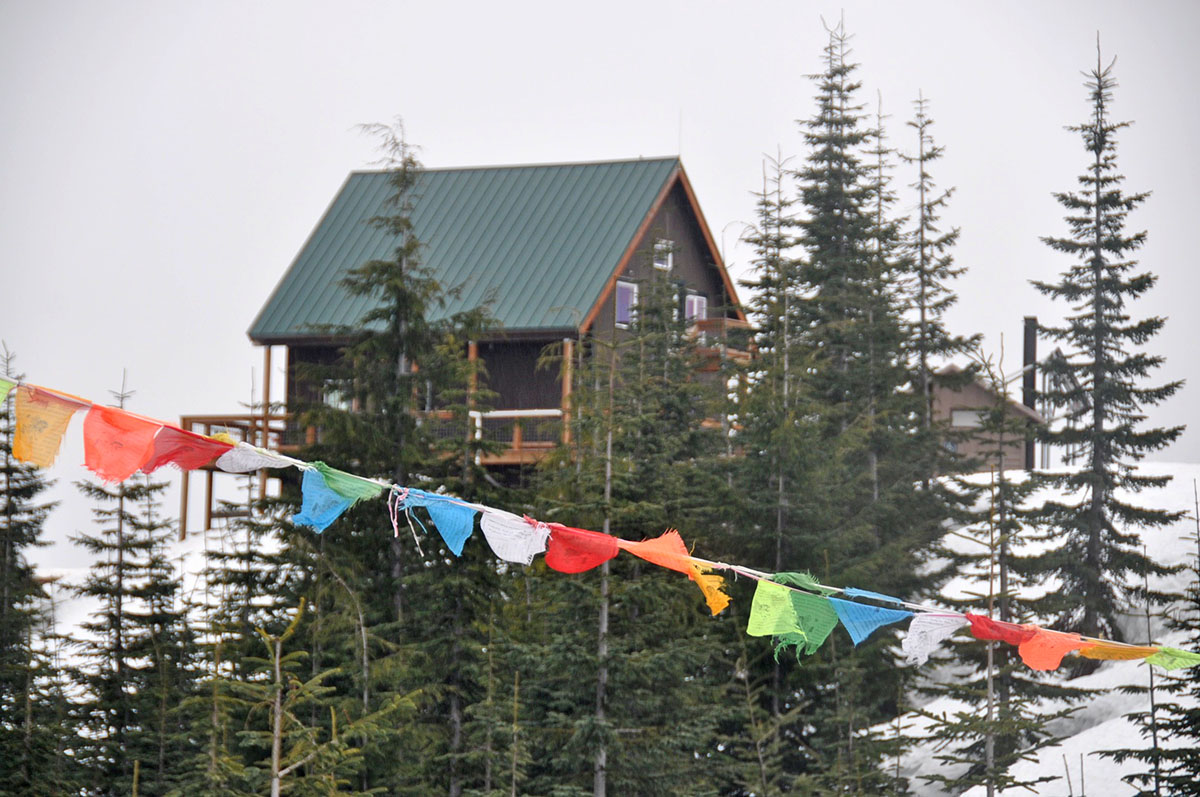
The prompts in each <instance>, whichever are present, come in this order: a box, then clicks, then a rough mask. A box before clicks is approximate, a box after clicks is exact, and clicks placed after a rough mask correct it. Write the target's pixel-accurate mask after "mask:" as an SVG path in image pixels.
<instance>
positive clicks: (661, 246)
mask: <svg viewBox="0 0 1200 797" xmlns="http://www.w3.org/2000/svg"><path fill="white" fill-rule="evenodd" d="M673 265H675V242H674V241H670V240H667V239H666V238H659V239H658V240H657V241H655V242H654V267H655V268H657V269H659V270H660V271H670V270H671V266H673Z"/></svg>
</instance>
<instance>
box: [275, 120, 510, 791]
mask: <svg viewBox="0 0 1200 797" xmlns="http://www.w3.org/2000/svg"><path fill="white" fill-rule="evenodd" d="M371 130H372V132H375V133H378V134H380V135H381V136H382V140H383V147H384V151H385V155H386V157H387V159H388V163H389V178H390V181H391V186H392V190H393V194H392V196H391V205H390V212H389V214H388V215H386V216H383V217H380V218H378V219H376V220H375V223H376V225H377V226H378V227H379V228H380V229H381V230H383V231H385V232H386V233H388V234H389V235H391V236H393V237H394V238H395V241H396V247H395V249H394V252H393V255H392V256H391V257H390V258H386V259H380V260H375V261H370V262H367V263H364V264H363V265H362V266H359V267H357V268H354V269H352V270H350V272H348V274H347V275H346V277H345V279H344V280H343V283H342V284H343V286H344V287H345V288H346V289H347V290H348V291H349V292H350V293H352V294H354V295H357V296H365V297H370V298H371V299H372V302H371V304H370V307H369V309H368V310H367V311H366V312H365V313H364V314H363V316H362V317H361V318H360V319H358V321H357V322H356V323H355V324H354V325H353V326H350V327H345V328H338V329H333V330H326V332H328V333H330V334H331V335H332V336H334V337H335V338H336V339H339V340H343V341H346V343H345V345H344V346H343V348H342V350H341V353H340V357H339V358H338V360H337V361H336V362H335V363H333V364H332V365H330V366H328V367H322V368H314V369H311V370H310V371H308V372H306V373H305V374H303V376H304V377H305V378H307V379H309V380H314V381H316V382H317V384H323V385H324V388H325V390H326V391H332V392H334V393H336V394H337V395H338V396H339V397H341V398H342V399H343V400H344V403H345V404H347V405H348V408H345V407H334V406H329V405H321V404H317V405H314V406H312V407H311V408H310V409H309V410H308V412H307V413H306V415H307V419H308V422H309V423H310V424H311V425H314V426H316V427H318V428H319V429H320V430H321V432H320V438H319V440H318V442H317V443H316V444H315V445H313V446H311V447H309V448H308V449H307V450H306V451H305V452H304V456H305V458H306V459H310V460H312V459H320V460H323V461H325V462H328V463H329V464H331V465H333V466H335V467H341V468H344V469H346V470H350V471H352V472H354V473H356V474H359V475H364V476H371V477H376V478H381V479H384V480H387V481H390V482H393V483H395V484H398V485H403V486H410V485H411V486H418V485H426V484H432V485H436V486H437V488H438V489H445V490H446V491H447V492H450V493H452V494H455V495H457V496H459V497H462V498H466V499H468V500H475V501H479V500H491V502H492V503H500V504H503V503H505V502H504V501H503V500H501V501H496V500H495V496H496V495H498V494H503V492H502V491H501V492H499V493H498V492H497V491H496V490H495V488H494V487H493V485H492V483H490V482H489V481H488V480H487V479H486V478H485V477H484V474H483V473H482V472H481V469H480V468H479V466H478V465H477V464H476V454H478V453H480V452H481V451H483V450H485V449H486V446H487V445H488V444H487V443H486V442H484V441H481V440H477V439H476V437H475V434H474V431H475V427H474V425H473V421H472V419H471V418H470V415H469V413H470V412H471V411H473V410H486V409H487V400H488V392H487V390H486V384H485V383H484V378H485V376H486V374H485V373H484V372H483V369H482V367H481V365H480V364H479V363H478V362H477V361H475V360H473V359H472V358H470V357H469V351H470V348H471V341H474V340H478V339H479V337H480V335H482V334H483V333H484V332H486V331H487V330H488V329H490V327H491V326H492V322H491V318H490V314H489V312H488V310H487V308H486V306H485V307H479V308H475V309H472V310H468V311H465V312H459V313H454V314H447V313H446V310H445V308H446V304H447V303H448V302H449V300H450V299H451V298H452V296H453V295H454V292H455V291H456V290H457V288H456V287H455V286H442V285H441V284H439V283H438V281H437V280H436V279H435V277H434V276H433V275H432V274H431V273H430V271H429V270H428V269H427V268H425V267H424V266H423V265H422V263H421V254H422V246H421V242H420V241H419V240H418V239H417V237H416V236H415V234H414V228H413V211H414V207H415V205H416V202H417V199H418V197H419V192H420V190H421V184H422V183H421V166H420V163H419V161H418V160H417V158H416V154H415V151H414V149H413V148H412V147H411V146H410V145H409V144H408V143H407V141H406V140H405V138H404V134H403V129H402V128H400V127H399V126H397V127H396V128H386V127H383V128H381V127H375V128H371ZM413 517H414V519H415V521H420V522H421V524H422V525H423V526H424V528H426V529H428V530H430V531H432V530H433V529H434V528H435V526H434V525H433V524H432V522H431V521H430V519H429V518H428V516H427V515H425V513H424V510H421V509H417V510H413ZM380 521H381V518H380V513H379V507H378V506H377V505H370V506H361V507H358V508H355V509H352V510H350V511H349V512H347V513H346V514H345V515H344V517H343V518H342V519H341V520H339V521H338V522H337V523H335V524H334V525H333V526H331V527H330V528H329V529H328V530H326V531H325V532H324V533H323V534H322V535H320V536H319V537H316V536H314V535H313V534H312V533H311V531H310V530H308V529H282V530H281V531H282V535H283V541H284V549H285V555H286V556H287V557H288V558H289V560H290V561H291V562H292V564H293V567H294V568H295V569H296V572H297V573H298V574H302V575H301V577H300V578H299V579H298V582H297V584H298V587H299V590H298V595H301V596H305V597H307V598H308V599H309V601H310V604H311V606H312V607H313V612H314V622H313V623H312V624H311V625H308V626H306V627H305V629H304V637H305V638H304V639H303V641H304V644H306V645H307V647H308V650H309V653H310V656H311V671H312V673H313V674H314V675H315V674H316V673H319V672H322V671H324V670H327V669H332V668H336V670H337V674H336V675H335V676H334V677H333V678H332V680H330V681H329V682H328V685H329V686H331V687H333V690H332V691H331V692H328V693H323V695H324V696H323V697H321V700H325V701H327V702H328V704H329V705H331V706H333V707H335V708H336V709H337V710H338V711H340V712H342V713H343V714H344V715H345V716H348V717H352V718H361V717H365V716H368V715H369V714H370V713H372V712H375V711H379V710H382V707H383V706H385V705H389V704H390V703H391V702H392V701H394V700H396V699H399V698H402V697H405V696H407V695H409V694H411V693H413V692H416V691H417V690H419V691H420V693H421V700H420V711H419V712H418V713H417V714H416V715H415V716H414V717H413V718H412V719H411V720H410V721H408V722H406V723H404V725H401V726H396V727H390V726H389V727H383V728H382V730H381V731H380V732H379V733H376V734H373V735H372V737H371V738H370V739H365V740H360V741H361V745H362V755H361V758H360V764H359V765H358V770H357V774H356V775H355V777H354V782H355V786H356V787H358V788H361V789H363V790H369V789H372V788H382V789H385V790H387V791H389V792H391V793H408V792H411V793H427V792H428V791H430V790H437V791H440V790H443V789H444V790H446V791H447V793H449V794H451V795H457V794H461V793H463V792H464V790H465V789H466V788H468V787H469V786H470V785H471V784H473V782H474V780H475V779H476V778H479V779H482V775H483V773H482V771H476V765H477V764H478V765H480V766H483V762H481V761H479V760H477V757H474V756H473V755H472V754H471V753H470V751H469V749H468V740H469V736H470V730H471V729H470V728H469V727H468V726H469V724H470V723H469V718H468V712H467V709H468V707H469V706H470V705H471V704H473V703H474V702H475V701H476V700H478V699H480V697H481V696H482V694H483V693H484V692H485V691H486V685H485V681H486V675H485V664H484V655H483V654H484V651H483V644H482V642H483V639H484V638H486V630H487V629H486V624H485V623H484V618H486V617H488V615H489V612H490V608H489V607H490V603H491V602H492V601H493V600H494V599H495V595H496V593H495V590H496V584H497V577H498V574H497V569H496V566H495V563H494V561H493V560H492V557H491V554H490V552H489V551H488V550H487V548H486V546H484V545H481V544H469V545H467V546H466V547H465V548H464V550H463V552H462V556H461V557H459V556H455V555H454V554H452V553H451V552H450V551H449V549H448V548H447V547H446V546H444V545H443V544H442V542H441V540H440V539H438V538H437V537H436V536H435V537H430V538H426V539H425V540H424V541H421V542H420V543H418V544H419V546H420V549H421V550H413V545H412V543H411V542H410V541H409V537H408V535H407V534H402V535H398V536H395V537H392V538H391V539H390V540H389V541H388V542H385V541H384V539H382V538H381V536H380V534H379V532H380ZM301 582H302V583H301ZM299 641H300V638H299V637H298V638H297V639H296V640H295V641H294V643H296V642H299ZM294 643H293V644H294ZM397 751H401V752H400V754H397ZM416 751H421V752H420V754H418V753H417V752H416Z"/></svg>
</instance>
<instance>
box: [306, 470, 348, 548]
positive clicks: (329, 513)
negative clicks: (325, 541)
mask: <svg viewBox="0 0 1200 797" xmlns="http://www.w3.org/2000/svg"><path fill="white" fill-rule="evenodd" d="M353 503H354V502H353V501H352V500H351V499H349V498H347V497H346V496H344V495H342V494H341V493H339V492H337V491H335V490H332V489H330V487H329V485H328V484H326V483H325V477H324V476H323V475H321V472H320V471H319V470H317V469H316V468H310V469H308V470H305V471H304V478H303V480H301V482H300V512H299V514H296V515H292V522H293V523H295V524H296V525H297V526H311V527H312V528H313V529H315V530H316V531H318V532H321V531H324V530H325V529H327V528H329V526H330V525H331V524H332V523H333V521H335V520H337V519H338V518H339V517H340V516H341V514H342V513H343V512H345V511H346V510H347V509H349V508H350V506H351V504H353Z"/></svg>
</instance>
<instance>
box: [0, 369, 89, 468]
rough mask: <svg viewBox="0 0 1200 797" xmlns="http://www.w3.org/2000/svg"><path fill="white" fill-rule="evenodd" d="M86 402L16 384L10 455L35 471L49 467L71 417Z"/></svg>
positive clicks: (60, 444) (42, 389) (33, 386)
mask: <svg viewBox="0 0 1200 797" xmlns="http://www.w3.org/2000/svg"><path fill="white" fill-rule="evenodd" d="M89 403H90V402H88V401H86V400H85V399H81V398H78V397H77V396H69V395H67V394H65V393H63V394H60V393H55V392H51V391H49V390H46V389H44V388H40V387H38V386H36V385H18V386H17V400H16V417H17V428H16V431H15V432H14V433H13V441H12V454H13V456H14V457H16V458H17V459H19V460H21V461H22V462H27V463H29V464H30V465H34V466H36V467H39V468H48V467H50V466H51V465H53V464H54V460H55V459H57V458H58V449H59V448H60V447H61V446H62V439H63V435H65V434H66V433H67V425H68V424H70V423H71V418H72V417H73V416H74V415H75V413H76V412H79V410H82V409H85V408H86V407H88V406H89Z"/></svg>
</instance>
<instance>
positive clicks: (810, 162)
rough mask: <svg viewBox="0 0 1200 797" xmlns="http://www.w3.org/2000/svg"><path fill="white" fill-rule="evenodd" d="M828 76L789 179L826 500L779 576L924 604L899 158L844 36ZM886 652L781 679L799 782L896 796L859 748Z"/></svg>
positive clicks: (821, 492)
mask: <svg viewBox="0 0 1200 797" xmlns="http://www.w3.org/2000/svg"><path fill="white" fill-rule="evenodd" d="M824 67H825V68H824V71H823V72H822V73H821V74H819V75H817V76H815V78H814V79H815V82H816V87H817V92H816V103H817V110H816V113H815V114H814V115H813V116H812V117H811V118H810V119H808V120H807V121H805V122H803V124H802V126H803V133H804V140H805V143H806V145H807V149H808V155H807V157H806V161H805V164H804V166H803V167H802V168H800V169H799V170H797V172H796V173H795V175H796V177H797V179H798V181H799V188H800V191H799V202H798V206H799V208H800V210H801V213H800V217H799V219H798V220H797V222H796V223H797V225H798V235H797V242H798V243H799V246H800V250H801V256H800V258H799V259H798V263H799V265H798V268H797V271H796V289H797V292H796V294H795V298H796V299H798V302H797V310H798V312H797V320H798V324H797V325H796V330H797V339H796V342H797V344H798V346H799V347H800V351H801V352H802V359H801V361H802V362H803V363H804V371H803V382H804V386H805V395H806V398H807V400H808V401H807V404H808V406H807V407H805V408H804V413H805V415H804V419H805V425H806V426H807V428H808V433H809V436H810V442H809V443H808V445H810V446H812V450H813V453H814V454H815V455H817V456H819V457H820V461H819V463H817V465H816V467H815V468H812V469H810V470H809V478H810V480H811V481H810V483H809V484H807V485H804V487H803V488H801V489H806V490H809V491H812V494H813V495H816V496H820V498H819V499H818V500H819V502H820V506H819V508H818V507H814V509H817V510H818V511H816V512H814V513H813V514H812V515H811V516H810V517H809V518H808V519H807V521H808V522H806V523H804V524H803V525H800V524H798V523H795V522H793V524H792V528H791V529H789V531H788V536H789V537H790V538H791V543H790V546H789V547H790V548H791V549H792V550H794V551H795V556H794V558H792V559H791V560H790V561H788V562H787V564H786V566H785V568H784V569H787V570H809V571H811V572H814V573H817V574H819V576H820V577H821V579H822V580H823V581H827V582H829V583H833V584H837V585H846V586H854V585H871V588H872V589H875V590H878V591H882V592H887V593H891V594H896V595H904V596H915V595H919V594H920V593H921V592H923V591H928V590H931V589H932V588H933V586H934V585H935V584H936V574H935V575H934V576H932V577H926V576H924V575H923V574H922V573H921V571H920V568H919V566H918V565H919V564H920V562H921V561H922V559H923V554H924V553H925V552H927V551H929V550H930V549H931V547H932V546H933V545H934V543H935V541H936V539H937V538H938V523H939V521H940V520H941V519H942V518H943V517H944V516H945V511H946V510H945V508H944V507H943V506H941V505H940V503H939V502H937V501H934V500H932V497H931V496H930V495H927V494H922V493H921V492H920V491H918V489H917V484H918V482H919V480H920V473H921V472H920V470H919V468H918V465H919V463H920V461H921V457H920V456H918V453H917V451H916V450H915V448H914V445H915V443H914V441H915V440H916V436H915V435H914V428H913V425H914V419H915V418H916V417H917V416H918V412H919V406H918V401H919V398H918V397H916V396H915V395H914V393H913V392H912V391H911V390H909V389H907V388H908V386H909V385H910V383H911V376H910V373H909V369H908V365H907V362H906V347H907V340H906V335H905V326H904V324H903V323H902V319H901V313H900V303H901V297H900V278H901V276H902V274H903V272H904V269H905V263H904V257H903V252H902V251H901V249H900V247H899V235H898V222H897V221H896V220H895V219H894V218H893V214H892V204H893V197H892V194H891V191H890V188H889V183H890V170H891V166H890V158H891V152H890V149H889V148H888V147H887V145H886V142H885V140H884V138H883V132H882V130H881V129H879V128H878V127H873V126H871V125H870V124H869V120H868V118H867V116H866V113H865V112H864V109H863V106H862V104H861V103H860V102H859V101H858V99H857V92H858V91H859V89H860V88H861V85H860V83H859V82H858V81H857V80H856V79H855V77H854V72H855V69H856V66H855V65H854V64H852V63H851V62H850V61H849V48H848V37H847V35H846V34H845V31H844V29H843V28H842V27H841V26H840V25H839V26H838V27H837V28H835V29H833V30H831V31H830V36H829V43H828V45H827V46H826V48H825V54H824ZM793 494H794V493H793ZM797 520H799V518H797ZM891 644H894V639H893V638H892V636H891V634H890V633H888V632H881V633H879V634H876V635H875V636H873V637H872V638H871V640H869V641H868V642H866V643H864V644H863V645H862V646H860V647H857V648H855V649H853V650H849V651H848V650H847V649H846V648H845V647H844V646H843V645H841V643H839V641H838V640H837V639H836V638H835V639H834V640H831V642H830V643H827V644H826V646H825V648H824V649H823V650H822V651H821V652H820V653H819V654H818V655H815V656H813V657H811V658H810V659H808V660H806V661H805V663H804V666H803V667H802V668H798V669H795V670H793V671H791V672H789V673H788V674H787V678H786V687H785V688H784V685H783V684H780V687H781V688H780V690H779V692H778V694H779V697H776V698H775V699H776V700H782V699H783V695H788V697H787V698H786V700H787V703H786V704H782V705H797V704H801V703H803V704H806V710H805V713H804V721H805V722H804V725H803V726H802V728H803V730H801V734H802V735H801V736H800V739H799V740H797V741H802V742H803V744H797V743H795V742H793V743H792V745H791V746H792V749H794V750H797V751H798V756H797V760H796V761H795V762H793V764H792V765H790V766H789V767H788V768H789V769H790V770H791V771H794V772H805V771H807V772H810V773H815V774H817V775H818V776H819V778H820V781H821V783H823V784H824V785H825V786H826V787H827V788H831V789H838V790H850V791H868V792H878V791H885V790H893V789H898V788H902V784H899V783H895V782H892V781H890V780H888V779H887V776H886V775H884V774H883V773H882V772H881V771H880V769H879V767H878V763H879V762H880V761H881V760H882V758H883V757H884V756H885V755H889V754H893V755H894V754H895V752H896V751H895V750H891V749H889V746H890V743H889V744H887V745H885V744H884V743H883V740H882V738H871V736H872V735H871V734H865V733H864V732H863V729H865V728H869V727H871V726H873V725H876V724H877V723H879V722H881V721H882V720H884V719H886V718H887V717H890V716H894V711H895V707H896V700H897V696H898V695H899V694H900V693H901V679H903V678H904V677H905V676H904V673H903V672H902V671H898V670H897V669H896V668H893V667H891V666H890V665H887V664H886V661H887V658H888V657H887V655H886V653H885V651H886V649H887V647H888V646H889V645H891Z"/></svg>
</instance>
